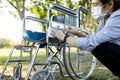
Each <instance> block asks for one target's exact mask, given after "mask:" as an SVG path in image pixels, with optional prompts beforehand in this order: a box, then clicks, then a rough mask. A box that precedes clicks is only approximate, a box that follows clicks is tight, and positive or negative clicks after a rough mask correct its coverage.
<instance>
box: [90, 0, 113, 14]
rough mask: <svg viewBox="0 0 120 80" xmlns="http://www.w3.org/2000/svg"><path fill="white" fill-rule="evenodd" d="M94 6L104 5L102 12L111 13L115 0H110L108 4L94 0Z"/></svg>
mask: <svg viewBox="0 0 120 80" xmlns="http://www.w3.org/2000/svg"><path fill="white" fill-rule="evenodd" d="M92 6H94V7H95V6H99V7H102V10H101V11H102V12H101V13H103V14H104V13H107V14H110V13H111V12H112V11H113V0H111V1H109V2H108V3H106V4H103V3H102V2H101V1H100V0H92Z"/></svg>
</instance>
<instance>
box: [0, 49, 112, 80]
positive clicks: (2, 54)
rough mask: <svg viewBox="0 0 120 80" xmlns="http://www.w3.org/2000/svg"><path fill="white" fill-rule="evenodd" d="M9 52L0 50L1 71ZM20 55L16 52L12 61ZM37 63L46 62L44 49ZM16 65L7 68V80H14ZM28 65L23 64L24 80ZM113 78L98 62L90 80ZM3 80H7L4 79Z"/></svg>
mask: <svg viewBox="0 0 120 80" xmlns="http://www.w3.org/2000/svg"><path fill="white" fill-rule="evenodd" d="M9 51H10V49H0V71H1V70H2V68H3V66H4V63H5V61H6V59H7V57H8V54H9ZM18 53H19V51H17V50H16V51H15V54H14V55H13V58H12V59H15V58H16V57H17V56H18ZM23 59H29V54H27V53H25V54H24V56H23ZM73 60H74V59H73ZM37 61H45V50H44V49H41V50H40V51H39V54H38V56H37ZM14 65H15V63H10V64H9V65H8V67H7V70H6V71H5V74H4V75H5V76H8V77H7V80H12V73H13V72H12V71H13V67H14ZM28 65H29V63H28V62H25V63H23V67H22V77H23V78H24V77H25V76H26V72H27V69H28ZM85 65H86V64H85ZM32 73H34V71H32ZM54 75H55V77H56V79H57V80H71V79H70V78H69V77H67V78H63V77H62V76H61V75H60V73H59V72H56V73H55V74H54ZM9 76H10V77H9ZM113 77H114V75H112V73H111V72H110V71H109V70H108V69H106V68H105V67H104V66H103V65H102V64H101V63H100V62H99V61H98V62H97V66H96V68H95V70H94V72H93V74H92V75H91V76H90V78H89V79H88V80H107V79H109V78H113ZM3 80H6V79H3Z"/></svg>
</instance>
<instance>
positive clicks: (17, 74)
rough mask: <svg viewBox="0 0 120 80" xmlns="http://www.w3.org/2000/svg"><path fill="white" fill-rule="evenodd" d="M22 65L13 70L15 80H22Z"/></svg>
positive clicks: (17, 65)
mask: <svg viewBox="0 0 120 80" xmlns="http://www.w3.org/2000/svg"><path fill="white" fill-rule="evenodd" d="M21 68H22V67H21V65H20V64H16V65H15V66H14V69H13V78H14V80H20V79H21Z"/></svg>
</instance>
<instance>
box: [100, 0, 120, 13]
mask: <svg viewBox="0 0 120 80" xmlns="http://www.w3.org/2000/svg"><path fill="white" fill-rule="evenodd" d="M100 1H101V2H102V3H103V4H106V3H108V2H109V1H111V0H100ZM113 1H114V11H116V10H117V9H119V8H120V0H113Z"/></svg>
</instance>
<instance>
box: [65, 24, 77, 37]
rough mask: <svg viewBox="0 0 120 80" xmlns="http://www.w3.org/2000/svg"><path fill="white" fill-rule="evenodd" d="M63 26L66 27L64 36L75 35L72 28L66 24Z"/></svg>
mask: <svg viewBox="0 0 120 80" xmlns="http://www.w3.org/2000/svg"><path fill="white" fill-rule="evenodd" d="M65 26H67V27H68V29H67V30H66V31H65V33H66V34H69V33H71V34H73V35H75V32H76V31H75V30H74V29H73V27H72V26H71V25H69V24H66V25H65Z"/></svg>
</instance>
